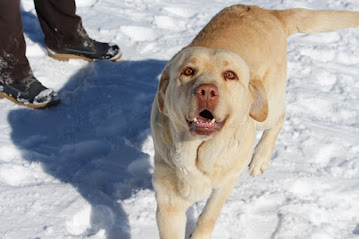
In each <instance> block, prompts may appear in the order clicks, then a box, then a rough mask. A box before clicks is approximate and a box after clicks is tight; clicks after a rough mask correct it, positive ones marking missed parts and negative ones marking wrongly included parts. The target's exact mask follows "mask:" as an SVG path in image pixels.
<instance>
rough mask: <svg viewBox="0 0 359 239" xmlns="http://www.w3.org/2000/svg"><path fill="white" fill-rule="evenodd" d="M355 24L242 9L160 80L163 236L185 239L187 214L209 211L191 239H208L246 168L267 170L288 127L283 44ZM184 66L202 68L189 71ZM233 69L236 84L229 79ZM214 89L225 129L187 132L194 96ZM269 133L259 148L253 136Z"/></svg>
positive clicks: (157, 123) (318, 15) (333, 14)
mask: <svg viewBox="0 0 359 239" xmlns="http://www.w3.org/2000/svg"><path fill="white" fill-rule="evenodd" d="M355 26H359V13H358V12H347V11H312V10H305V9H289V10H280V11H277V10H266V9H262V8H259V7H257V6H244V5H236V6H232V7H229V8H225V9H224V10H222V11H221V12H220V13H218V14H217V15H216V16H215V17H214V18H213V19H212V20H211V21H210V22H209V23H208V25H207V26H205V27H204V29H203V30H202V31H201V32H200V33H199V34H198V35H197V36H196V38H195V39H194V40H193V42H192V43H191V44H190V45H189V46H187V47H185V48H184V49H182V50H181V51H180V52H179V53H177V54H176V55H175V56H174V57H173V58H172V59H171V60H170V61H169V63H168V64H167V66H166V68H165V69H164V71H163V73H162V77H161V80H160V84H159V88H158V93H157V95H156V98H155V100H154V103H153V107H152V115H151V129H152V135H153V140H154V146H155V171H154V175H153V186H154V189H155V192H156V200H157V204H158V205H157V206H158V207H157V225H158V229H159V233H160V237H161V238H162V239H183V238H184V237H185V225H186V214H185V212H186V210H187V209H188V207H190V206H191V205H192V204H193V203H194V202H196V201H199V200H205V199H207V198H209V199H208V201H207V204H206V207H205V208H204V210H203V212H202V214H201V216H200V217H199V219H198V222H197V226H196V228H195V231H194V232H193V234H192V237H191V238H193V239H199V238H201V239H204V238H206V239H209V238H211V234H212V231H213V229H214V226H215V223H216V220H217V217H218V215H219V213H220V211H221V208H222V206H223V204H224V203H225V201H226V199H227V197H228V196H229V194H230V193H231V191H232V189H233V187H234V186H235V184H236V182H237V180H238V178H239V176H240V173H241V171H242V170H243V169H244V168H246V167H247V166H249V171H250V174H251V175H253V176H255V175H259V174H261V173H263V171H264V170H265V169H266V168H267V167H268V165H269V162H270V159H271V155H272V151H273V147H274V144H275V140H276V138H277V135H278V134H279V131H280V129H281V127H282V124H283V120H284V113H285V107H284V94H285V88H286V74H287V57H286V46H287V37H288V36H289V35H291V34H294V33H297V32H304V33H314V32H324V31H334V30H337V29H341V28H346V27H355ZM186 67H191V68H193V69H195V70H196V73H195V74H194V75H193V76H187V75H184V74H183V70H184V69H185V68H186ZM228 70H230V71H232V72H234V73H235V74H236V75H237V78H236V79H235V80H229V79H227V78H225V77H224V72H226V71H228ZM201 84H212V85H215V86H216V87H217V88H218V92H219V97H218V103H217V105H216V107H215V110H214V112H213V115H214V116H215V118H216V121H218V122H220V121H224V120H225V124H224V126H223V128H222V129H221V130H220V131H218V132H216V133H214V134H212V135H209V136H203V135H197V134H196V133H193V132H190V129H189V124H188V122H189V121H192V120H194V117H196V114H197V113H198V112H197V111H198V100H197V99H196V95H195V93H194V92H195V89H196V87H198V86H199V85H201ZM256 129H257V130H264V133H263V135H262V138H261V140H260V141H259V143H258V144H257V146H256V147H255V149H254V144H255V133H256Z"/></svg>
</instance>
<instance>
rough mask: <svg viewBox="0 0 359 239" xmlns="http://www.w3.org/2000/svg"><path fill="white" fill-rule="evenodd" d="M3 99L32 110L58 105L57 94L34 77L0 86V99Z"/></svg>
mask: <svg viewBox="0 0 359 239" xmlns="http://www.w3.org/2000/svg"><path fill="white" fill-rule="evenodd" d="M3 97H5V98H7V99H9V100H11V101H13V102H15V103H16V104H19V105H23V106H26V107H29V108H34V109H41V108H46V107H49V106H53V105H57V104H59V103H60V99H59V98H58V97H57V93H56V92H55V91H54V90H52V89H48V88H46V87H45V86H43V85H42V84H41V83H40V82H39V81H38V80H37V79H36V78H35V77H34V76H28V77H26V78H24V79H22V80H20V81H17V82H15V83H12V84H8V85H0V98H3Z"/></svg>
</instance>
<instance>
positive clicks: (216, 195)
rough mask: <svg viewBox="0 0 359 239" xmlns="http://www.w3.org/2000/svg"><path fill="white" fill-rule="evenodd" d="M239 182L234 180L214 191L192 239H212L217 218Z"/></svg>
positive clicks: (236, 179)
mask: <svg viewBox="0 0 359 239" xmlns="http://www.w3.org/2000/svg"><path fill="white" fill-rule="evenodd" d="M237 181H238V178H237V177H235V178H232V179H230V180H229V182H228V183H227V184H225V185H224V186H223V187H222V188H218V189H214V190H213V192H212V194H211V197H210V198H209V199H208V201H207V204H206V206H205V208H204V209H203V212H202V213H201V215H200V216H199V218H198V221H197V225H196V229H195V231H194V232H193V234H192V235H191V239H211V235H212V232H213V229H214V226H215V224H216V221H217V218H218V216H219V214H220V212H221V210H222V207H223V205H224V203H225V202H226V200H227V198H228V196H229V195H230V194H231V192H232V190H233V188H234V186H235V185H236V184H237Z"/></svg>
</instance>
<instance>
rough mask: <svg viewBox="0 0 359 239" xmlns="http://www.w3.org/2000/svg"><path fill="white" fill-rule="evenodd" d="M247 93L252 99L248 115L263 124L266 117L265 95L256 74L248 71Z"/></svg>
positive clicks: (266, 104)
mask: <svg viewBox="0 0 359 239" xmlns="http://www.w3.org/2000/svg"><path fill="white" fill-rule="evenodd" d="M248 88H249V92H250V95H251V97H252V100H253V101H252V105H251V108H250V111H249V115H250V116H251V117H252V118H253V119H254V120H256V121H259V122H263V121H264V120H266V118H267V116H268V101H267V95H266V92H265V89H264V86H263V84H262V81H261V79H260V78H259V76H258V74H257V73H256V72H254V71H250V80H249V86H248Z"/></svg>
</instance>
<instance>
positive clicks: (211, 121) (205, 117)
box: [188, 110, 225, 135]
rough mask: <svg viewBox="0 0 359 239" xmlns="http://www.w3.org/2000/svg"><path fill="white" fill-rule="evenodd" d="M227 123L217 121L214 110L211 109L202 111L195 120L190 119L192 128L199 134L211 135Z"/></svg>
mask: <svg viewBox="0 0 359 239" xmlns="http://www.w3.org/2000/svg"><path fill="white" fill-rule="evenodd" d="M224 123H225V120H224V121H222V122H217V121H216V118H215V117H214V116H213V114H212V112H211V111H209V110H203V111H201V112H200V113H199V114H198V115H197V116H196V117H195V118H194V119H193V121H188V125H189V127H190V130H191V131H192V132H194V133H196V134H199V135H211V134H213V133H214V132H216V131H219V130H221V128H222V127H223V125H224Z"/></svg>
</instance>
